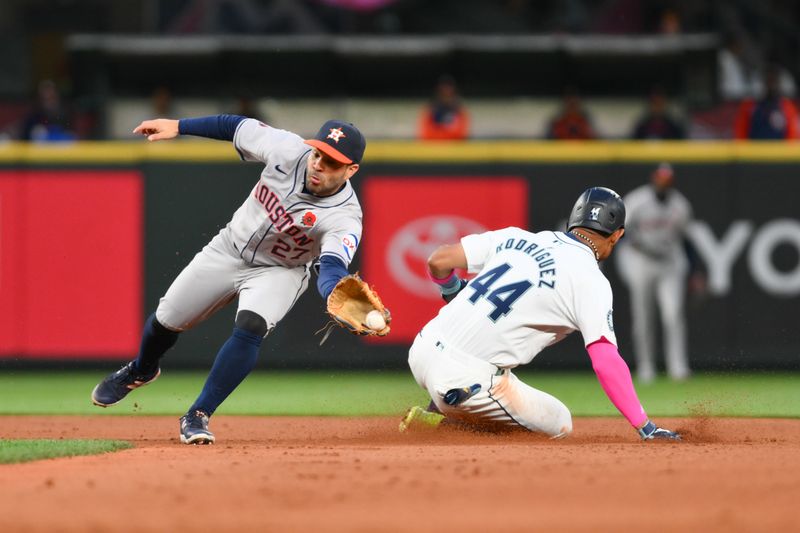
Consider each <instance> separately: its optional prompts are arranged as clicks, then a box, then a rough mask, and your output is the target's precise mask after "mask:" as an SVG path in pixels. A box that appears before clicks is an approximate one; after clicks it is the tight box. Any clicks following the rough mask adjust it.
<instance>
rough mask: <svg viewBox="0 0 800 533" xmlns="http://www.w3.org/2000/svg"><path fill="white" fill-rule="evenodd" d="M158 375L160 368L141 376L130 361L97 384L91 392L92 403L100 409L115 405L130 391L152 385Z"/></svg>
mask: <svg viewBox="0 0 800 533" xmlns="http://www.w3.org/2000/svg"><path fill="white" fill-rule="evenodd" d="M160 375H161V369H160V368H159V369H158V370H156V372H155V374H142V373H141V372H139V371H138V370H136V368H135V367H134V361H131V362H130V363H128V364H127V365H125V366H123V367H122V368H120V369H119V370H117V371H116V372H114V373H113V374H109V375H108V376H106V377H105V379H103V381H101V382H100V383H98V384H97V386H96V387H95V388H94V390H93V391H92V403H93V404H95V405H98V406H100V407H108V406H109V405H114V404H117V403H119V402H120V401H122V399H123V398H124V397H125V396H127V395H128V393H129V392H130V391H132V390H133V389H138V388H139V387H141V386H143V385H147V384H148V383H152V382H153V381H155V380H156V378H158V376H160Z"/></svg>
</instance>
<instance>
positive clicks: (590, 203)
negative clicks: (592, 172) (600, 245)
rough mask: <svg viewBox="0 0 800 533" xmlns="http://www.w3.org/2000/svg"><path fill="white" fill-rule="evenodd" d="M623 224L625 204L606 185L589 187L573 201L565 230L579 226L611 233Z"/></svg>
mask: <svg viewBox="0 0 800 533" xmlns="http://www.w3.org/2000/svg"><path fill="white" fill-rule="evenodd" d="M624 225H625V204H624V203H622V198H620V196H619V194H617V193H615V192H614V191H612V190H611V189H607V188H606V187H591V188H589V189H586V190H585V191H583V194H581V195H580V197H579V198H578V201H577V202H575V207H573V208H572V213H570V215H569V222H567V231H570V230H572V228H578V227H580V228H589V229H593V230H595V231H599V232H601V233H606V234H611V233H614V232H615V231H617V230H618V229H619V228H621V227H623V226H624Z"/></svg>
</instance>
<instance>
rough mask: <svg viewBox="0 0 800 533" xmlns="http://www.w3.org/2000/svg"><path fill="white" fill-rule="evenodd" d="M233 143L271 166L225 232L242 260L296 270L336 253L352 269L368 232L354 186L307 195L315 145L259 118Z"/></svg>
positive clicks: (251, 158)
mask: <svg viewBox="0 0 800 533" xmlns="http://www.w3.org/2000/svg"><path fill="white" fill-rule="evenodd" d="M233 143H234V146H235V147H236V150H237V151H238V152H239V155H240V157H241V158H242V159H244V160H246V161H260V162H262V163H264V164H265V165H266V166H265V167H264V170H263V171H262V172H261V178H260V180H259V181H258V183H257V184H256V186H255V187H254V188H253V190H252V192H251V193H250V195H249V197H248V198H247V200H245V202H244V203H243V204H242V206H241V207H239V209H238V210H237V211H236V213H234V215H233V219H231V221H230V222H229V223H228V225H227V227H225V228H224V229H223V230H222V231H223V232H225V233H226V234H227V235H226V236H227V238H228V239H229V241H230V242H231V243H232V244H233V246H234V247H235V248H236V251H237V252H239V256H240V257H241V258H242V259H244V260H245V261H246V262H248V263H252V264H255V265H281V266H287V267H294V266H300V265H306V264H309V263H310V262H312V261H313V260H314V259H316V258H317V257H319V256H321V255H335V256H336V257H339V258H340V259H341V260H342V261H343V262H344V264H345V266H349V265H350V261H351V260H352V258H353V254H354V253H355V251H356V248H357V247H358V244H359V241H360V240H361V230H362V225H361V224H362V223H361V220H362V215H361V205H360V204H359V202H358V198H356V194H355V191H354V190H353V187H352V186H351V185H350V182H349V181H348V182H346V183H345V185H344V187H343V188H342V189H341V190H340V191H339V192H337V193H336V194H334V195H332V196H326V197H318V196H314V195H313V194H311V193H309V192H304V186H305V178H306V161H307V159H308V156H309V154H310V153H311V147H310V146H308V145H306V144H305V143H304V142H303V139H302V138H301V137H300V136H298V135H296V134H294V133H291V132H288V131H284V130H279V129H276V128H272V127H270V126H267V125H266V124H263V123H261V122H259V121H257V120H254V119H246V120H243V121H242V122H241V123H239V126H238V127H237V129H236V134H235V135H234V139H233Z"/></svg>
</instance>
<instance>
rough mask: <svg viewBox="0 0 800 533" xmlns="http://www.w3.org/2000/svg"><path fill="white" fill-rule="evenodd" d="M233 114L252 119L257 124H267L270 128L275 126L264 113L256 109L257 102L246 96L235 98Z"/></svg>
mask: <svg viewBox="0 0 800 533" xmlns="http://www.w3.org/2000/svg"><path fill="white" fill-rule="evenodd" d="M233 114H234V115H240V116H242V117H248V118H254V119H256V120H258V121H259V122H263V123H264V124H269V125H271V126H274V125H275V124H273V123H272V122H270V121H269V120H268V119H267V117H266V116H265V115H264V113H262V112H261V110H260V109H259V107H258V102H257V101H256V100H255V99H254V98H252V97H250V96H248V95H244V94H241V95H239V96H238V97H237V98H236V101H235V102H234V109H233Z"/></svg>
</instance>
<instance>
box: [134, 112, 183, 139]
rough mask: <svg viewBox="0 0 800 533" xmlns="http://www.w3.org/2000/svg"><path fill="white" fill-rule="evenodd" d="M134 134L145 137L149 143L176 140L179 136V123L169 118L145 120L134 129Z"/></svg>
mask: <svg viewBox="0 0 800 533" xmlns="http://www.w3.org/2000/svg"><path fill="white" fill-rule="evenodd" d="M133 133H140V134H142V135H145V136H146V137H147V140H148V141H163V140H166V139H174V138H175V137H177V136H178V121H177V120H171V119H168V118H157V119H154V120H145V121H144V122H142V123H141V124H139V125H138V126H136V127H135V128H133Z"/></svg>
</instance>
